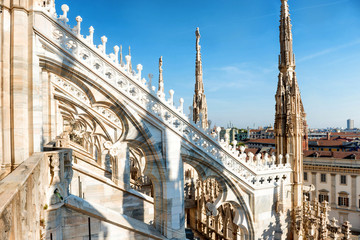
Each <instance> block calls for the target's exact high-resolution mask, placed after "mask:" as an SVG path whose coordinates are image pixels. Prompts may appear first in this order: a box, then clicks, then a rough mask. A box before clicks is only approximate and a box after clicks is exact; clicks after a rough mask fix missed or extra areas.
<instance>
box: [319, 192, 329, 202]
mask: <svg viewBox="0 0 360 240" xmlns="http://www.w3.org/2000/svg"><path fill="white" fill-rule="evenodd" d="M323 201H327V202H329V195H327V193H322V192H321V193H320V194H319V202H323Z"/></svg>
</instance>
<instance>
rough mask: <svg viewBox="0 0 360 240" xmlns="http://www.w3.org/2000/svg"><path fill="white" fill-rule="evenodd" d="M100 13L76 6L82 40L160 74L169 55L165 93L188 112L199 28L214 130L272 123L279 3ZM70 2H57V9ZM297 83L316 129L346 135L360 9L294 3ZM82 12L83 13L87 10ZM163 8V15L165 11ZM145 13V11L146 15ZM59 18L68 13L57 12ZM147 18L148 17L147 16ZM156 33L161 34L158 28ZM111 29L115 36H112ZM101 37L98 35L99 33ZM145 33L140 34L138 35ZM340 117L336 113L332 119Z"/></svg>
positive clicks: (134, 4)
mask: <svg viewBox="0 0 360 240" xmlns="http://www.w3.org/2000/svg"><path fill="white" fill-rule="evenodd" d="M109 2H110V3H109V4H112V5H113V6H114V7H113V8H112V10H110V11H109V8H108V6H107V5H105V4H102V5H99V6H97V7H96V8H93V7H92V6H91V5H89V4H87V5H88V6H87V7H86V4H84V3H85V1H84V0H78V1H76V2H72V3H70V4H69V6H70V12H69V19H70V22H69V24H70V25H72V26H73V25H75V17H76V16H77V15H74V14H79V15H81V16H82V17H83V23H82V34H83V35H87V34H88V30H87V29H88V28H89V26H90V25H92V26H93V27H94V28H95V39H96V41H95V42H96V43H97V44H100V37H101V36H103V35H106V36H107V37H108V39H109V40H108V43H107V46H108V47H107V49H108V51H107V53H111V52H112V51H113V50H112V48H113V46H114V45H122V46H123V54H124V55H126V54H127V53H128V50H127V49H128V46H129V45H131V53H132V63H133V64H138V63H141V64H142V65H143V66H144V70H143V73H144V74H145V75H147V74H148V73H152V74H153V75H154V79H153V85H156V86H157V80H156V79H157V77H158V72H157V69H158V66H157V64H158V61H157V59H158V57H160V56H163V61H164V63H163V70H164V72H163V75H164V84H165V93H166V94H167V96H168V92H169V90H170V89H174V90H175V98H174V100H175V102H176V103H177V102H178V99H179V98H180V97H182V98H184V99H185V103H184V106H185V113H187V114H188V112H189V110H188V106H190V105H191V103H192V97H193V93H194V85H195V34H194V32H195V29H196V27H199V28H200V32H201V36H202V37H201V42H200V45H201V47H202V48H201V53H202V60H203V71H204V87H205V94H206V97H207V102H208V111H209V119H210V120H212V124H213V125H214V124H216V125H220V126H226V124H227V123H228V122H229V121H231V122H232V123H233V124H234V125H235V126H239V127H247V126H250V127H253V126H254V124H255V126H256V127H257V126H265V125H269V124H272V125H273V123H274V113H275V111H274V108H275V99H274V95H275V92H276V83H277V75H278V69H277V59H278V54H279V46H278V39H279V36H278V23H279V9H280V1H279V2H277V1H272V2H269V1H265V0H261V1H257V2H245V1H227V2H226V3H224V4H221V6H220V5H219V4H216V2H215V1H214V2H205V1H197V2H196V3H193V2H190V1H185V2H181V3H176V2H165V1H159V2H158V4H157V5H154V4H151V3H147V2H146V1H131V2H125V1H109ZM64 3H67V1H62V0H61V1H57V8H60V6H61V4H64ZM290 3H291V6H290V11H291V13H292V15H291V18H292V25H293V38H294V52H295V56H296V64H297V69H296V72H297V76H298V82H299V86H300V91H301V94H302V99H303V103H304V108H305V112H306V113H307V120H308V124H309V127H310V128H325V127H346V119H348V118H351V119H354V121H355V127H356V126H357V125H356V123H357V122H358V121H359V120H360V112H356V111H354V107H353V106H356V105H359V104H360V99H358V98H357V97H356V96H357V91H356V90H357V89H359V87H360V81H358V80H359V79H358V77H357V76H358V75H359V74H360V69H358V67H357V66H359V64H360V58H359V57H358V56H359V53H360V33H359V32H357V31H354V29H357V28H358V27H359V26H360V14H359V12H360V3H359V2H358V1H356V0H337V1H335V0H334V1H330V2H329V1H323V0H316V1H310V0H306V1H301V2H298V1H290ZM84 6H85V7H84ZM159 6H161V7H159ZM145 10H146V11H145ZM60 12H61V11H60ZM144 12H148V13H149V14H148V15H144V14H143V13H144ZM150 26H155V27H151V28H150ZM114 27H117V28H118V31H117V32H114V31H112V30H113V29H114ZM97 29H98V31H97ZM140 29H141V31H140ZM334 110H336V114H334V112H333V111H334Z"/></svg>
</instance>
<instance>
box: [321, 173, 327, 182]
mask: <svg viewBox="0 0 360 240" xmlns="http://www.w3.org/2000/svg"><path fill="white" fill-rule="evenodd" d="M320 182H326V174H325V173H322V174H321V175H320Z"/></svg>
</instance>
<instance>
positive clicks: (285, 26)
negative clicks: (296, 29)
mask: <svg viewBox="0 0 360 240" xmlns="http://www.w3.org/2000/svg"><path fill="white" fill-rule="evenodd" d="M291 27H292V26H291V19H290V13H289V5H288V0H281V15H280V55H279V70H280V71H283V72H286V71H287V70H289V69H292V70H295V56H294V53H293V39H292V33H291Z"/></svg>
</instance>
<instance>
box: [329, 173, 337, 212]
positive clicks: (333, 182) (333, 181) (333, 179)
mask: <svg viewBox="0 0 360 240" xmlns="http://www.w3.org/2000/svg"><path fill="white" fill-rule="evenodd" d="M330 193H331V196H330V207H332V208H336V174H335V173H331V191H330Z"/></svg>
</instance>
